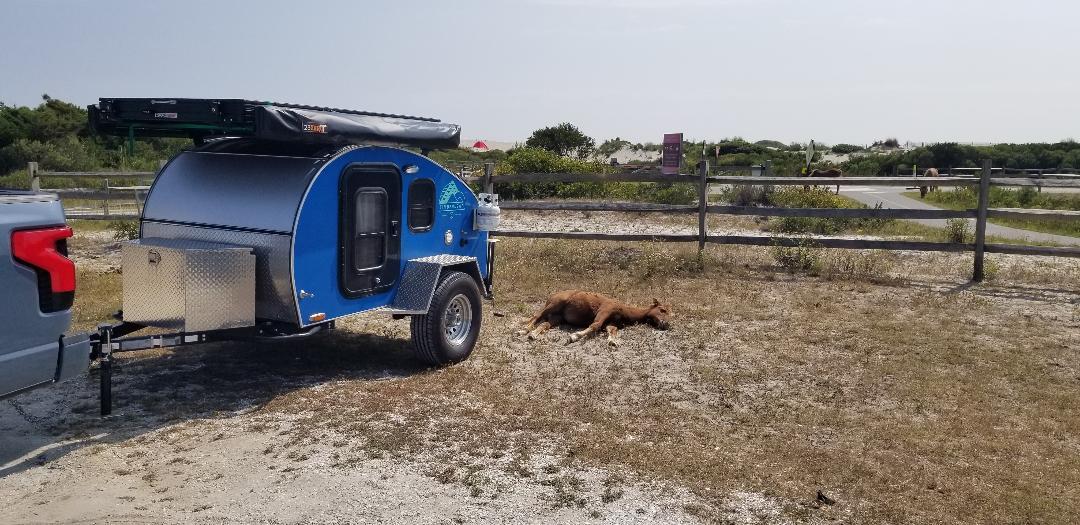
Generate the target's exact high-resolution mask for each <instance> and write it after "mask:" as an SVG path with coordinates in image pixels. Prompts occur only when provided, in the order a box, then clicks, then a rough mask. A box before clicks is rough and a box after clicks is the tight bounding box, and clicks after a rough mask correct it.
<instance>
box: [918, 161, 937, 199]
mask: <svg viewBox="0 0 1080 525" xmlns="http://www.w3.org/2000/svg"><path fill="white" fill-rule="evenodd" d="M922 176H923V177H940V176H941V175H940V174H939V173H938V170H937V168H930V169H928V170H926V172H924V173H923V175H922ZM937 190H938V187H937V186H919V196H920V197H922V198H924V199H925V198H926V193H927V192H930V191H937Z"/></svg>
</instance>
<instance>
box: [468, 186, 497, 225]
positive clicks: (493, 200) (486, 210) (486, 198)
mask: <svg viewBox="0 0 1080 525" xmlns="http://www.w3.org/2000/svg"><path fill="white" fill-rule="evenodd" d="M476 200H477V201H479V205H478V206H477V207H476V210H474V211H473V229H474V230H477V231H491V230H494V229H495V228H498V227H499V218H500V217H501V215H502V210H500V209H499V196H498V195H497V194H495V193H481V194H478V195H477V196H476Z"/></svg>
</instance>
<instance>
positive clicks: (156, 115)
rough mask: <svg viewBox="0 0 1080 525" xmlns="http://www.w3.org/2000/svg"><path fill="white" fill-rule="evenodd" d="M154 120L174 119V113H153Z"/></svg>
mask: <svg viewBox="0 0 1080 525" xmlns="http://www.w3.org/2000/svg"><path fill="white" fill-rule="evenodd" d="M154 118H176V113H154Z"/></svg>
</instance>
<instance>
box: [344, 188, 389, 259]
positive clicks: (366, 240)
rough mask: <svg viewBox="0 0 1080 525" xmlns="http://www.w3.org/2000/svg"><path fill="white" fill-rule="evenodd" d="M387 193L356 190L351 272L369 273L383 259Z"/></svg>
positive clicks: (384, 256) (375, 190)
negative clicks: (365, 271)
mask: <svg viewBox="0 0 1080 525" xmlns="http://www.w3.org/2000/svg"><path fill="white" fill-rule="evenodd" d="M386 201H387V198H386V190H384V189H382V188H360V189H359V190H357V191H356V199H355V202H356V215H355V217H356V219H355V224H354V225H353V243H352V248H353V269H354V270H370V269H372V268H378V267H380V266H382V264H383V261H385V260H386V222H387V221H386V204H387V202H386Z"/></svg>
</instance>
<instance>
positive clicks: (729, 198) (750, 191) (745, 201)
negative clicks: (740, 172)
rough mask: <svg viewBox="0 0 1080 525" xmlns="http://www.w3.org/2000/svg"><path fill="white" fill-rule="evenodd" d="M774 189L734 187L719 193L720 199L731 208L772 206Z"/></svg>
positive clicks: (771, 187) (769, 187) (770, 187)
mask: <svg viewBox="0 0 1080 525" xmlns="http://www.w3.org/2000/svg"><path fill="white" fill-rule="evenodd" d="M775 193H776V188H775V187H773V186H744V185H741V184H740V185H735V186H730V187H728V189H726V190H724V191H722V192H721V193H720V199H721V200H723V201H724V202H727V203H730V204H731V205H732V206H772V205H773V194H775Z"/></svg>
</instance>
